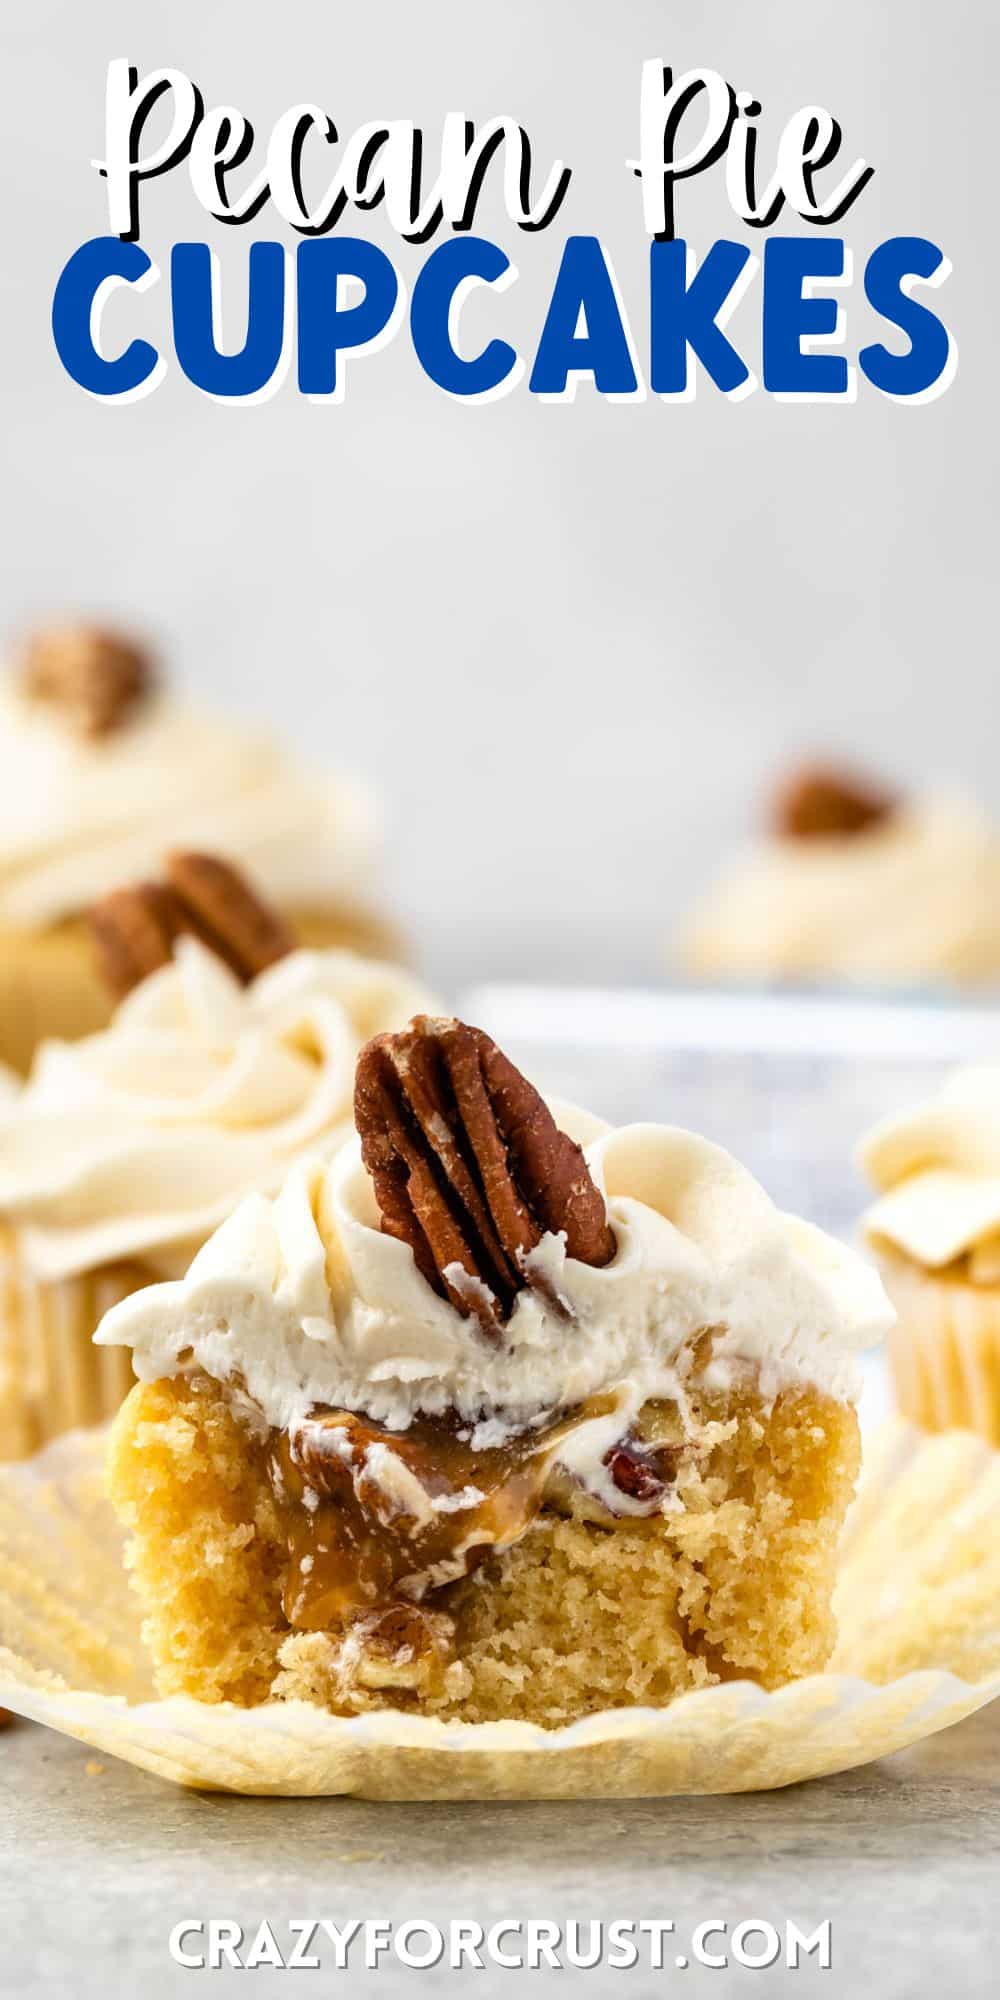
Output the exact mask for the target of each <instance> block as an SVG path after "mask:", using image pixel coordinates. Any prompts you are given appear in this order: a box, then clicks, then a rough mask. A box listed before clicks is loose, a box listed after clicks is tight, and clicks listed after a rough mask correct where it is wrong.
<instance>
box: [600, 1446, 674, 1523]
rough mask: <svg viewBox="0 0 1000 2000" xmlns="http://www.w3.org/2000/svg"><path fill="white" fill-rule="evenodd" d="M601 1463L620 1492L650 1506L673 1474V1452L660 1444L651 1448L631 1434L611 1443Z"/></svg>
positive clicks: (630, 1498)
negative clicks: (615, 1442) (614, 1443)
mask: <svg viewBox="0 0 1000 2000" xmlns="http://www.w3.org/2000/svg"><path fill="white" fill-rule="evenodd" d="M604 1464H605V1465H606V1467H607V1469H608V1473H609V1474H610V1477H611V1482H612V1484H613V1485H614V1486H617V1488H618V1491H619V1493H624V1494H626V1496H627V1497H628V1499H629V1500H637V1501H639V1502H641V1503H642V1504H643V1505H645V1506H649V1507H652V1506H654V1505H655V1504H656V1503H657V1502H659V1501H660V1500H662V1498H663V1495H664V1493H665V1492H666V1490H667V1487H668V1485H669V1484H670V1482H671V1481H672V1480H673V1478H674V1476H675V1461H674V1454H673V1453H672V1452H671V1451H670V1449H669V1447H667V1446H664V1445H660V1446H657V1447H654V1448H653V1449H652V1450H650V1448H649V1447H648V1446H646V1445H642V1444H640V1443H639V1441H638V1439H637V1438H634V1437H624V1438H622V1439H620V1441H619V1443H618V1444H616V1445H612V1448H611V1450H610V1451H609V1452H608V1453H607V1454H606V1456H605V1459H604Z"/></svg>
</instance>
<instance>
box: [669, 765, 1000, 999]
mask: <svg viewBox="0 0 1000 2000" xmlns="http://www.w3.org/2000/svg"><path fill="white" fill-rule="evenodd" d="M681 948H682V956H683V958H684V961H685V963H686V965H687V966H688V968H689V969H690V970H691V971H692V972H694V973H697V974H700V975H702V976H705V977H708V978H712V979H748V980H758V979H764V980H771V979H792V980H817V979H832V980H855V981H857V980H860V981H869V982H871V983H873V984H886V983H888V984H897V985H898V984H900V983H903V984H905V983H908V982H911V981H914V980H922V979H932V980H936V979H941V980H958V981H975V980H980V979H987V978H990V977H992V976H995V975H996V974H998V973H1000V841H998V839H997V835H996V831H995V829H994V827H993V825H992V824H991V822H990V820H989V819H988V818H987V817H986V815H985V814H983V813H982V812H980V810H979V809H978V807H976V806H975V805H973V804H971V803H970V802H969V801H968V800H966V799H963V798H949V797H938V798H928V799H923V800H920V799H913V800H908V799H903V798H897V797H894V796H893V795H892V794H891V793H889V792H887V791H885V790H883V789H882V788H881V787H879V786H876V785H874V784H870V783H869V782H868V781H867V780H864V779H859V778H857V777H855V776H854V775H853V774H851V773H849V772H842V771H838V770H828V769H825V768H823V767H821V766H816V767H813V768H810V769H807V770H804V771H800V772H798V773H797V774H795V775H793V777H792V778H790V779H789V781H788V782H787V783H785V784H784V785H782V787H781V788H780V790H779V791H778V793H777V795H776V797H775V799H774V801H773V804H772V810H771V814H770V828H769V831H768V832H767V833H766V834H765V836H764V837H763V838H762V839H761V840H759V841H758V842H756V843H755V845H754V846H753V847H752V849H751V850H750V852H749V853H748V854H747V855H745V856H744V857H743V858H741V859H740V860H738V861H737V862H735V863H734V864H733V865H732V867H730V868H729V869H728V870H727V871H726V872H725V873H724V874H723V875H722V876H721V878H720V879H719V881H718V882H717V883H716V885H715V887H714V889H713V890H712V891H711V892H710V893H709V896H708V898H707V900H706V902H705V905H704V907H703V908H702V909H701V910H700V911H698V912H697V913H696V915H695V917H694V920H693V922H692V923H691V924H690V925H689V927H688V930H687V933H686V935H685V937H684V938H683V940H682V947H681Z"/></svg>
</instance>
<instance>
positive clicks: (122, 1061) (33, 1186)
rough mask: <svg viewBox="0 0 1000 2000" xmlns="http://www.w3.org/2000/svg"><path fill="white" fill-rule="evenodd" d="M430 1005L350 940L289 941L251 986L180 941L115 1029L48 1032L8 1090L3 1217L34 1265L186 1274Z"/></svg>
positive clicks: (341, 1125)
mask: <svg viewBox="0 0 1000 2000" xmlns="http://www.w3.org/2000/svg"><path fill="white" fill-rule="evenodd" d="M428 1004H429V1003H428V996H427V994H426V993H425V992H424V990H423V988H422V987H420V986H419V985H418V984H417V982H416V981H415V980H413V979H412V978H411V977H410V976H409V975H408V974H407V973H405V972H403V971H400V970H399V969H397V968H396V967H394V966H389V965H382V964H378V963H375V962H373V961H370V960H367V959H362V958H359V957H357V956H356V955H355V954H354V953H353V952H349V951H322V952H309V951H297V952H294V953H292V954H291V955H290V956H289V957H287V958H285V959H282V960H281V961H280V963H279V964H277V965H275V966H274V967H272V968H271V970H270V971H268V972H265V973H262V974H261V975H260V976H259V977H258V978H257V979H255V980H254V981H253V982H252V984H251V985H250V986H248V987H246V988H244V987H241V986H240V984H239V983H238V981H237V980H236V979H235V978H234V977H233V975H232V974H231V973H230V972H228V971H227V969H226V968H225V966H223V965H222V964H221V963H220V961H219V960H218V959H217V958H215V957H214V956H213V954H212V953H211V952H209V951H207V950H206V949H205V947H204V946H203V945H201V944H199V943H198V942H197V941H196V940H195V939H194V938H187V937H185V938H181V939H180V940H179V941H178V944H177V947H176V952H175V956H174V958H173V960H172V962H171V963H170V964H169V965H167V966H164V967H163V969H162V970H161V971H159V972H156V973H153V974H152V975H151V976H150V977H149V978H148V979H146V980H144V981H143V983H142V984H141V985H140V986H138V987H136V989H135V990H134V992H133V993H131V994H130V995H129V996H128V998H127V999H126V1000H124V1001H123V1002H122V1004H121V1006H120V1007H119V1008H118V1011H117V1013H116V1015H115V1018H114V1021H113V1023H112V1025H111V1027H110V1028H108V1029H107V1030H106V1031H105V1032H104V1033H102V1034H98V1035H92V1036H90V1037H88V1038H87V1039H86V1040H84V1041H80V1042H48V1043H45V1044H43V1046H42V1048H41V1050H40V1051H39V1054H38V1057H37V1059H36V1062H35V1067H34V1070H33V1071H32V1075H31V1078H30V1080H29V1081H28V1083H27V1084H26V1085H25V1087H24V1088H23V1090H21V1091H20V1092H19V1093H17V1095H16V1096H15V1097H13V1098H12V1099H10V1100H9V1101H6V1100H4V1101H2V1102H0V1213H2V1214H3V1215H4V1217H5V1218H6V1219H8V1220H9V1221H11V1222H13V1223H15V1224H16V1225H17V1226H18V1229H19V1232H20V1239H21V1244H22V1248H23V1253H24V1255H25V1257H26V1260H27V1262H28V1264H29V1266H30V1268H31V1269H32V1270H33V1271H34V1272H35V1273H36V1275H37V1276H39V1277H42V1278H59V1277H66V1276H69V1275H71V1274H73V1273H74V1272H78V1271H82V1270H89V1269H93V1268H95V1267H97V1266H99V1265H101V1264H104V1263H107V1262H111V1261H117V1260H118V1259H121V1258H130V1257H141V1258H142V1259H143V1260H144V1261H148V1262H151V1263H152V1264H153V1266H154V1268H156V1269H159V1270H166V1271H170V1272H175V1271H180V1270H183V1269H184V1268H185V1267H186V1265H187V1263H188V1262H189V1260H190V1257H191V1255H192V1253H193V1251H194V1250H195V1249H196V1248H197V1247H198V1245H199V1244H200V1243H202V1242H203V1241H204V1239H205V1237H206V1236H207V1235H208V1234H209V1233H210V1231H211V1230H212V1229H214V1228H215V1227H216V1226H217V1224H218V1223H219V1222H221V1221H222V1220H223V1219H224V1217H225V1216H227V1215H228V1214H229V1213H230V1212H231V1210H232V1209H233V1208H234V1206H235V1205H236V1204H237V1203H238V1202H239V1201H240V1200H242V1199H243V1197H244V1196H245V1195H247V1194H248V1193H249V1192H250V1191H251V1190H252V1189H263V1190H264V1191H265V1192H267V1191H274V1190H276V1189H277V1188H278V1187H279V1186H280V1184H281V1182H282V1180H283V1178H284V1176H285V1174H286V1173H287V1171H288V1169H289V1167H290V1166H291V1164H292V1163H293V1161H295V1160H296V1159H298V1158H300V1157H301V1156H302V1155H303V1153H304V1152H305V1151H307V1150H314V1149H315V1148H317V1147H320V1146H322V1147H324V1148H328V1147H329V1146H331V1145H335V1144H337V1143H339V1142H340V1140H342V1139H343V1138H344V1137H346V1136H347V1134H348V1132H349V1131H350V1129H351V1125H350V1119H351V1103H352V1094H353V1082H354V1066H355V1062H356V1059H357V1055H358V1051H359V1049H360V1048H361V1046H362V1044H363V1043H364V1042H365V1041H366V1040H367V1039H368V1037H369V1036H370V1035H372V1034H374V1033H377V1032H379V1031H380V1030H381V1029H383V1028H385V1027H390V1026H396V1025H398V1023H399V1022H401V1021H403V1020H405V1019H406V1018H407V1016H408V1015H409V1014H410V1013H412V1012H413V1011H414V1010H416V1009H418V1008H420V1007H424V1006H426V1005H428Z"/></svg>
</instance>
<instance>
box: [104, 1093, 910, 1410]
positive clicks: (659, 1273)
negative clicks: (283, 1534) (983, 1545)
mask: <svg viewBox="0 0 1000 2000" xmlns="http://www.w3.org/2000/svg"><path fill="white" fill-rule="evenodd" d="M554 1108H555V1109H556V1112H557V1117H558V1120H559V1123H560V1125H561V1127H562V1129H563V1130H566V1131H568V1132H569V1133H570V1135H571V1136H572V1137H575V1138H576V1139H577V1140H578V1141H580V1142H581V1143H584V1151H585V1157H586V1160H587V1164H588V1166H589V1168H590V1172H591V1174H592V1176H593V1178H594V1180H595V1181H596V1183H597V1185H598V1186H599V1187H600V1188H601V1190H602V1192H603V1193H604V1195H605V1198H606V1201H607V1210H608V1217H609V1220H610V1222H611V1225H612V1228H613V1231H614V1234H615V1238H616V1242H617V1250H616V1254H615V1256H614V1258H613V1259H612V1261H611V1262H610V1263H609V1264H606V1265H604V1266H603V1267H597V1266H593V1265H589V1264H584V1263H581V1262H579V1261H577V1260H575V1259H574V1258H572V1257H568V1256H567V1255H566V1251H565V1242H564V1239H563V1238H562V1237H561V1236H553V1235H546V1236H543V1238H542V1240H541V1242H540V1243H539V1245H538V1247H537V1249H536V1250H534V1251H533V1252H531V1253H530V1255H529V1257H528V1259H527V1260H526V1273H527V1276H528V1278H529V1282H528V1283H527V1284H526V1285H525V1287H524V1289H523V1290H521V1291H520V1292H519V1293H518V1297H517V1302H516V1304H515V1307H514V1310H513V1312H512V1314H511V1316H510V1318H509V1320H508V1322H507V1324H506V1327H505V1331H504V1338H503V1340H502V1341H501V1342H489V1341H484V1339H483V1336H482V1333H481V1330H480V1327H479V1323H478V1321H477V1320H476V1318H475V1316H474V1315H469V1316H466V1315H464V1314H462V1313H460V1312H458V1311H456V1310H455V1308H454V1306H453V1305H451V1304H450V1303H449V1302H448V1300H446V1299H444V1298H442V1297H439V1295H438V1294H437V1293H436V1292H435V1291H433V1290H432V1289H431V1287H430V1286H429V1285H428V1284H427V1282H426V1280H425V1279H424V1278H423V1276H422V1275H421V1273H420V1271H419V1270H418V1268H417V1265H416V1263H415V1262H414V1258H413V1255H412V1253H411V1251H410V1249H409V1247H408V1245H406V1244H404V1243H400V1242H398V1241H396V1240H394V1239H393V1238H392V1237H391V1236H387V1235H386V1234H384V1233H383V1232H382V1231H381V1230H380V1227H379V1215H378V1210H377V1207H376V1205H375V1200H374V1195H373V1191H372V1185H371V1182H370V1180H369V1178H368V1175H367V1174H366V1172H365V1170H364V1168H363V1166H362V1163H361V1157H360V1150H359V1146H358V1143H357V1141H356V1140H353V1139H352V1140H351V1141H350V1142H349V1143H348V1144H346V1145H345V1146H344V1147H343V1148H342V1150H341V1151H340V1152H339V1153H338V1155H337V1156H336V1158H335V1159H334V1160H333V1161H332V1162H331V1163H330V1164H329V1165H328V1166H326V1167H325V1168H324V1167H322V1166H315V1165H312V1166H311V1165H308V1164H305V1165H303V1166H301V1167H300V1168H298V1169H297V1170H296V1172H295V1173H294V1174H293V1175H292V1176H291V1178H290V1179H289V1181H288V1183H287V1185H286V1186H285V1188H284V1189H283V1190H282V1192H281V1194H280V1195H279V1196H278V1198H277V1200H275V1201H269V1200H267V1199H265V1198H262V1197H260V1196H255V1197H253V1198H251V1199H250V1200H248V1201H247V1202H246V1203H244V1204H243V1205H242V1206H241V1207H240V1208H239V1209H238V1210H237V1211H236V1213H235V1214H234V1215H233V1216H232V1217H231V1219H230V1220H229V1222H228V1223H227V1224H226V1225H225V1227H224V1228H222V1229H220V1230H219V1231H218V1232H217V1233H216V1235H215V1236H214V1237H212V1239H211V1240H210V1241H209V1242H208V1243H207V1244H206V1245H205V1247H204V1249H203V1250H202V1251H201V1252H200V1254H199V1255H198V1256H197V1257H196V1258H195V1260H194V1262H193V1264H192V1265H191V1268H190V1270H189V1271H188V1273H187V1275H186V1276H185V1277H184V1278H183V1279H181V1280H180V1281H179V1282H178V1283H173V1284H164V1285H160V1286H154V1287H151V1288H150V1289H148V1290H146V1291H145V1292H143V1293H140V1294H137V1295H136V1296H135V1297H133V1298H131V1299H129V1300H127V1301H126V1302H125V1303H124V1304H123V1305H122V1306H120V1307H119V1308H118V1309H117V1310H116V1311H115V1312H113V1313H111V1314H110V1315H109V1317H108V1319H107V1320H106V1321H105V1323H104V1325H103V1327H102V1329H101V1332H100V1336H99V1338H100V1341H101V1343H102V1344H114V1343H116V1342H125V1343H127V1344H128V1345H129V1346H131V1348H132V1350H133V1357H134V1365H135V1369H136V1373H137V1374H138V1375H139V1377H140V1379H147V1380H156V1379H158V1378H160V1377H163V1376H169V1375H172V1374H176V1373H177V1372H179V1371H180V1370H182V1369H185V1368H192V1367H194V1368H203V1369H205V1371H206V1372H207V1373H209V1374H211V1375H212V1376H214V1377H215V1378H216V1379H217V1380H222V1381H225V1380H227V1379H232V1378H238V1379H239V1380H240V1381H241V1382H242V1383H243V1384H244V1385H245V1387H246V1389H247V1392H248V1393H249V1395H250V1396H251V1397H252V1399H253V1400H254V1402H255V1403H256V1404H257V1405H258V1406H259V1408H260V1409H261V1410H262V1412H263V1413H264V1416H265V1417H266V1418H267V1420H268V1421H269V1422H270V1423H272V1424H275V1425H277V1426H280V1427H287V1426H288V1425H290V1424H292V1423H295V1422H296V1421H298V1420H299V1419H301V1418H302V1417H303V1416H304V1415H305V1414H306V1412H307V1411H308V1410H309V1409H310V1408H311V1407H312V1406H313V1405H316V1404H328V1405H334V1406H345V1407H347V1408H350V1409H364V1410H366V1411H367V1412H368V1413H369V1414H370V1415H371V1416H372V1417H373V1418H375V1419H376V1421H378V1422H380V1423H384V1424H387V1425H389V1426H390V1427H393V1428H396V1429H401V1428H405V1426H406V1425H407V1424H408V1423H410V1422H411V1420H412V1419H413V1418H414V1417H415V1416H417V1415H435V1414H439V1413H440V1412H441V1411H443V1410H448V1409H452V1410H455V1411H457V1412H458V1414H459V1416H460V1417H463V1418H466V1419H468V1420H470V1421H475V1420H476V1419H477V1417H478V1416H479V1415H480V1414H481V1412H482V1411H483V1410H484V1409H489V1410H490V1411H492V1412H495V1413H502V1416H503V1421H505V1422H506V1423H507V1424H508V1425H509V1426H510V1427H512V1428H516V1427H518V1426H520V1425H524V1424H529V1423H532V1422H535V1421H537V1420H538V1418H539V1417H540V1416H542V1415H543V1414H544V1413H545V1412H547V1411H550V1410H552V1409H558V1408H561V1407H565V1406H566V1405H569V1404H578V1403H579V1404H582V1403H585V1402H586V1401H587V1399H588V1398H590V1397H592V1396H595V1395H597V1394H598V1393H599V1392H600V1391H602V1390H604V1389H607V1388H608V1387H609V1386H613V1387H614V1388H615V1389H616V1390H618V1391H619V1392H620V1393H623V1394H625V1395H626V1396H627V1397H628V1398H629V1399H630V1400H631V1402H632V1403H633V1404H634V1407H636V1408H638V1407H639V1406H640V1404H641V1403H642V1402H643V1401H645V1400H646V1399H647V1398H649V1397H655V1396H668V1397H675V1396H677V1395H678V1393H679V1392H680V1381H679V1374H678V1364H679V1361H680V1358H681V1356H682V1354H683V1353H684V1351H685V1350H689V1349H690V1347H691V1344H692V1342H693V1341H695V1340H696V1339H697V1338H698V1336H699V1334H700V1333H702V1332H704V1331H706V1330H709V1329H711V1330H713V1334H714V1339H713V1358H712V1376H713V1381H714V1382H715V1383H716V1384H717V1385H718V1386H720V1387H721V1386H724V1384H725V1383H726V1381H727V1379H728V1377H729V1376H731V1375H732V1374H733V1373H734V1372H740V1371H742V1373H744V1374H746V1373H747V1372H748V1371H753V1373H754V1375H755V1377H756V1379H757V1380H758V1381H759V1384H760V1386H761V1389H762V1392H763V1394H764V1395H765V1396H769V1397H773V1396H774V1395H776V1394H777V1393H778V1392H779V1390H780V1389H781V1388H782V1387H785V1386H787V1385H789V1384H794V1383H810V1384H813V1385H814V1386H816V1387H818V1388H820V1389H823V1390H825V1391H827V1392H828V1393H829V1394H831V1395H834V1396H837V1397H839V1398H842V1399H850V1398H852V1397H853V1396H854V1395H856V1393H857V1389H858V1386H859V1381H860V1376H859V1371H858V1364H857V1355H858V1353H859V1351H860V1350H862V1349H863V1348H865V1347H869V1346H871V1345H872V1344H873V1342H875V1341H877V1340H879V1339H880V1338H881V1337H882V1335H883V1334H884V1332H885V1330H886V1327H887V1325H888V1322H889V1319H890V1317H891V1315H890V1312H889V1309H888V1307H887V1303H886V1299H885V1295H884V1292H883V1290H882V1287H881V1284H880V1282H879V1280H878V1277H877V1274H876V1273H875V1272H874V1271H873V1270H872V1269H871V1267H870V1266H868V1265H866V1264H864V1263H863V1262H862V1261H861V1260H860V1259H859V1258H858V1257H857V1256H856V1255H855V1254H854V1253H853V1252H851V1251H849V1250H847V1249H845V1248H844V1247H843V1246H841V1245H839V1244H837V1243H835V1242H834V1241H833V1239H832V1238H830V1237H827V1236H825V1235H823V1234H822V1233H821V1232H820V1231H819V1230H817V1229H814V1228H812V1227H811V1226H810V1225H808V1224H806V1223H804V1222H800V1221H798V1220H796V1219H794V1218H792V1217H789V1216H786V1215H784V1214H782V1213H781V1212H780V1211H779V1210H778V1209H776V1208H775V1206H774V1204H773V1203H772V1202H771V1201H770V1200H769V1198H768V1196H767V1195H766V1194H765V1192H764V1190H763V1189H762V1188H761V1187H760V1186H759V1185H758V1183H757V1182H756V1181H755V1180H754V1179H753V1177H752V1175H750V1174H749V1173H747V1172H746V1171H745V1169H743V1168H742V1167H740V1166H739V1165H738V1163H737V1162H736V1161H735V1160H733V1159H732V1158H731V1156H730V1155H729V1154H727V1153H725V1152H724V1151H723V1150H722V1148H720V1147H718V1146H714V1145H712V1144H710V1143H709V1142H708V1141H707V1140H704V1139H701V1138H698V1137H696V1136H695V1135H694V1134H693V1133H690V1132H685V1131H681V1130H679V1129H677V1128H674V1127H670V1126H661V1125H632V1126H626V1127H623V1128H620V1129H618V1130H609V1129H608V1128H607V1127H604V1126H601V1125H599V1123H598V1121H596V1120H595V1119H593V1118H591V1117H589V1116H588V1115H587V1114H584V1113H579V1112H574V1111H572V1110H570V1109H568V1108H567V1107H565V1106H561V1105H560V1106H558V1107H554ZM498 1421H499V1420H498V1419H497V1418H494V1427H495V1426H496V1424H497V1422H498Z"/></svg>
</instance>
